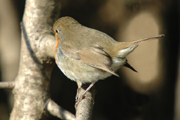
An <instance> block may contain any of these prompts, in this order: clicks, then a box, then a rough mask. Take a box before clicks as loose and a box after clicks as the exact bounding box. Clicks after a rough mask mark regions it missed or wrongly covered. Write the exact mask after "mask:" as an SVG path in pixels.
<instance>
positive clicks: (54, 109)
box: [47, 99, 75, 120]
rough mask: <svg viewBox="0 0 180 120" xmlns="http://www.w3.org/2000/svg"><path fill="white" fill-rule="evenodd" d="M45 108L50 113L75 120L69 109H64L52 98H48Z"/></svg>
mask: <svg viewBox="0 0 180 120" xmlns="http://www.w3.org/2000/svg"><path fill="white" fill-rule="evenodd" d="M47 110H48V111H49V112H50V114H52V115H54V116H56V117H58V118H61V119H65V120H75V116H74V115H73V114H72V113H70V112H69V111H66V110H64V109H63V108H61V107H60V106H59V105H58V104H56V103H55V102H54V101H53V100H51V99H50V100H49V102H48V104H47Z"/></svg>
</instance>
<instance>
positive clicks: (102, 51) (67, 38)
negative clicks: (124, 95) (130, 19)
mask: <svg viewBox="0 0 180 120" xmlns="http://www.w3.org/2000/svg"><path fill="white" fill-rule="evenodd" d="M53 31H54V33H55V38H56V49H55V61H56V64H57V66H58V67H59V69H60V70H61V71H62V73H63V74H64V75H65V76H67V78H69V79H70V80H72V81H75V82H77V81H78V82H81V83H82V84H87V83H89V84H90V85H89V87H88V88H87V89H86V90H85V92H84V93H83V94H82V96H81V97H80V98H79V100H82V99H83V97H84V96H85V94H86V93H87V92H88V91H89V90H90V89H91V88H92V87H93V86H94V84H95V83H96V82H97V81H99V80H104V79H105V78H107V77H109V76H111V75H115V76H117V77H119V75H118V74H117V73H116V71H117V70H118V69H119V68H120V67H122V66H126V67H128V68H130V69H131V70H133V71H135V72H137V71H136V70H135V69H134V68H133V67H132V66H131V65H130V64H129V63H128V61H127V59H126V56H127V55H128V54H130V53H131V52H132V51H134V49H135V48H136V47H137V46H138V45H139V44H140V43H141V42H143V41H146V40H152V39H159V38H161V37H163V36H164V34H159V35H157V36H154V37H149V38H145V39H140V40H135V41H131V42H118V41H116V40H114V39H113V38H112V37H110V36H109V35H107V34H106V33H104V32H101V31H99V30H96V29H93V28H89V27H86V26H84V25H82V24H80V23H79V22H78V21H77V20H75V19H74V18H72V17H69V16H65V17H61V18H59V19H58V20H57V21H56V22H55V23H54V25H53Z"/></svg>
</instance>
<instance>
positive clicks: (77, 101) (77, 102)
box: [75, 82, 96, 108]
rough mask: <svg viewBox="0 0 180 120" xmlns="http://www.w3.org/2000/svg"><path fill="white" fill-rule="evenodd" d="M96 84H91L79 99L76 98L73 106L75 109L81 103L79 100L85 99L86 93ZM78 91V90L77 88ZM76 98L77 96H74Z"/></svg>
mask: <svg viewBox="0 0 180 120" xmlns="http://www.w3.org/2000/svg"><path fill="white" fill-rule="evenodd" d="M95 83H96V82H92V83H91V84H90V85H89V86H88V88H87V89H86V90H85V91H84V93H83V94H82V95H81V97H80V98H77V97H76V98H77V100H76V104H75V107H76V108H77V106H78V104H79V103H80V102H81V100H82V99H83V98H84V97H85V95H86V93H87V92H88V91H89V90H90V89H91V88H92V87H93V85H94V84H95ZM78 89H79V88H78ZM76 96H77V95H76Z"/></svg>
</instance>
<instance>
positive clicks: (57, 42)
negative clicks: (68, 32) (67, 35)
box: [55, 38, 61, 60]
mask: <svg viewBox="0 0 180 120" xmlns="http://www.w3.org/2000/svg"><path fill="white" fill-rule="evenodd" d="M60 42H61V40H60V39H57V38H56V49H55V60H57V59H56V58H57V56H56V53H57V49H58V45H59V43H60Z"/></svg>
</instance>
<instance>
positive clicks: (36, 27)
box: [0, 0, 93, 120]
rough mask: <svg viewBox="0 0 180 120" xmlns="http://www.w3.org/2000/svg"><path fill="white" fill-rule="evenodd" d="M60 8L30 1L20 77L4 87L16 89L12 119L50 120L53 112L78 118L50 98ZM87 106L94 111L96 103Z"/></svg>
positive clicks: (47, 0)
mask: <svg viewBox="0 0 180 120" xmlns="http://www.w3.org/2000/svg"><path fill="white" fill-rule="evenodd" d="M60 8H61V1H60V0H41V1H37V0H27V1H26V5H25V12H24V16H23V20H22V23H21V30H22V32H21V52H20V54H21V55H20V65H19V71H18V75H17V77H16V79H15V81H14V82H12V83H2V84H0V85H2V88H13V94H14V107H13V110H12V113H11V115H10V119H11V120H27V119H28V120H31V119H32V120H38V119H43V120H44V119H48V116H49V113H50V114H52V115H54V116H56V117H58V118H61V119H75V116H74V115H73V114H71V113H70V112H68V111H66V110H64V109H63V108H61V107H60V106H58V105H57V104H56V103H55V102H54V101H53V100H51V99H50V89H49V84H50V77H51V73H52V70H53V67H54V64H55V61H54V55H55V44H56V40H55V37H54V35H53V34H52V30H51V29H52V26H53V23H54V22H55V20H56V19H57V18H58V17H59V15H60V14H59V12H60ZM88 94H90V95H91V93H88ZM79 95H81V93H79ZM85 101H86V100H85ZM83 104H84V103H83ZM85 104H87V105H88V106H89V107H88V109H89V110H90V111H92V109H91V108H92V106H93V105H92V102H91V101H90V102H88V103H85ZM81 105H82V104H81ZM81 105H80V106H81ZM85 106H86V105H85ZM78 108H79V107H78ZM77 110H79V109H77ZM86 110H87V109H86ZM84 112H86V111H81V114H83V115H87V114H84ZM91 113H92V112H91ZM88 115H89V116H87V118H91V115H92V114H88ZM78 116H79V115H78V114H77V117H78Z"/></svg>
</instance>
